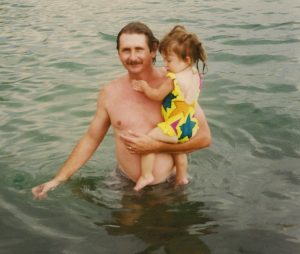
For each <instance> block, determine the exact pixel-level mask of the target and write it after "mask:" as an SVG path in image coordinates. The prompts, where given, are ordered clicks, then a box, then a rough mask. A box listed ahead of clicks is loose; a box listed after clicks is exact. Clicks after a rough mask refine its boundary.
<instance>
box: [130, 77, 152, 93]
mask: <svg viewBox="0 0 300 254" xmlns="http://www.w3.org/2000/svg"><path fill="white" fill-rule="evenodd" d="M147 86H148V84H147V82H146V81H144V80H135V79H134V80H132V87H133V89H134V90H135V91H138V92H144V91H145V89H146V87H147Z"/></svg>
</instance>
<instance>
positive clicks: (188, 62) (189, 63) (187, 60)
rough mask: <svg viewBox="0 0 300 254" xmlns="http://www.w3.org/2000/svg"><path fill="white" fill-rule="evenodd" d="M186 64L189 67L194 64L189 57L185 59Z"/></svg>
mask: <svg viewBox="0 0 300 254" xmlns="http://www.w3.org/2000/svg"><path fill="white" fill-rule="evenodd" d="M185 62H186V63H187V64H188V65H191V64H192V59H191V58H190V57H189V56H187V57H186V58H185Z"/></svg>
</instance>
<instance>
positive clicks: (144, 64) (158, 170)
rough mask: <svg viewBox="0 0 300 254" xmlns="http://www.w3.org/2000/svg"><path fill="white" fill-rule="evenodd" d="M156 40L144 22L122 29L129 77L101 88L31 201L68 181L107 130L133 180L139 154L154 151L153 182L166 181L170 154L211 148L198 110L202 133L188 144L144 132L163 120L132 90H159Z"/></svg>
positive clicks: (120, 44) (120, 45) (161, 74)
mask: <svg viewBox="0 0 300 254" xmlns="http://www.w3.org/2000/svg"><path fill="white" fill-rule="evenodd" d="M157 46H158V40H157V39H156V38H155V37H154V36H153V33H152V31H151V30H150V29H149V28H148V27H147V26H145V25H144V24H142V23H139V22H133V23H129V24H128V25H126V26H125V27H124V28H123V29H122V30H121V31H120V32H119V34H118V37H117V50H118V54H119V58H120V61H121V62H122V64H123V66H124V67H125V68H126V70H127V73H126V74H125V75H123V76H121V77H119V78H117V79H115V80H113V81H111V82H110V83H109V84H108V85H107V86H105V87H104V88H103V89H102V90H101V91H100V93H99V97H98V101H97V109H96V113H95V115H94V117H93V119H92V121H91V123H90V126H89V128H88V130H87V132H86V133H85V134H84V136H83V137H82V138H81V139H80V141H79V142H78V144H77V145H76V146H75V148H74V149H73V151H72V153H71V154H70V156H69V158H68V159H67V160H66V162H65V163H64V165H63V166H62V167H61V168H60V169H59V171H58V172H57V174H56V175H55V177H54V178H53V179H52V180H50V181H48V182H46V183H43V184H41V185H38V186H36V187H34V188H32V193H33V196H34V198H36V199H43V198H45V197H47V192H48V191H49V190H52V189H54V188H55V187H57V186H58V185H59V184H60V183H62V182H65V181H66V180H68V179H69V178H70V177H71V176H72V175H73V174H74V173H75V172H76V171H77V170H79V168H80V167H81V166H82V165H84V163H85V162H87V161H88V159H89V158H90V157H91V156H92V155H93V153H94V152H95V151H96V149H97V148H98V146H99V145H100V143H101V141H102V140H103V138H104V136H105V135H106V133H107V131H108V129H109V127H110V126H112V128H113V130H114V138H115V144H116V157H117V161H118V168H119V169H120V170H121V171H122V172H123V173H124V174H125V175H126V176H128V178H130V179H131V180H132V181H134V182H136V181H137V179H138V178H139V176H140V174H141V161H140V159H141V156H140V155H139V154H140V153H148V152H154V153H157V156H156V160H155V164H154V169H153V176H154V179H155V180H154V182H153V184H158V183H162V182H165V181H166V179H168V177H169V176H170V175H171V174H172V173H173V170H174V169H173V160H172V156H171V155H170V153H173V152H190V151H194V150H196V149H200V148H204V147H207V146H209V144H210V142H211V135H210V130H209V127H208V124H207V122H206V119H205V116H204V113H203V111H202V110H201V109H200V107H199V106H198V108H197V112H196V117H197V119H198V121H199V126H200V129H199V131H198V134H197V135H196V136H195V137H194V138H192V139H191V140H190V141H189V142H186V143H182V144H167V143H162V142H159V141H155V140H153V139H151V138H149V137H148V136H147V135H146V133H148V132H149V131H150V130H151V129H153V128H154V127H155V126H156V124H157V123H158V122H160V121H162V117H161V113H160V106H161V103H160V102H157V101H152V100H150V99H148V98H147V97H146V96H144V95H143V94H142V93H139V92H137V91H135V90H134V89H133V88H132V84H131V81H132V80H133V79H136V80H139V79H142V80H145V81H147V82H148V83H149V84H150V85H151V86H152V87H154V88H155V87H158V86H159V85H160V84H162V83H163V82H164V80H165V78H166V77H165V71H164V70H162V69H158V68H156V67H155V66H154V65H153V61H154V60H155V57H156V51H157Z"/></svg>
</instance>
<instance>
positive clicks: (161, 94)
mask: <svg viewBox="0 0 300 254" xmlns="http://www.w3.org/2000/svg"><path fill="white" fill-rule="evenodd" d="M132 85H133V89H134V90H136V91H139V92H142V93H144V94H145V95H146V96H147V97H148V98H150V99H151V100H155V101H162V100H163V99H164V98H165V97H166V96H167V95H168V94H169V93H170V92H171V91H172V90H173V82H172V80H171V79H167V81H166V82H165V83H163V84H161V85H160V86H159V87H158V88H152V87H151V86H149V84H148V83H147V82H146V81H144V80H133V81H132Z"/></svg>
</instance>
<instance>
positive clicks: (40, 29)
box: [0, 0, 300, 254]
mask: <svg viewBox="0 0 300 254" xmlns="http://www.w3.org/2000/svg"><path fill="white" fill-rule="evenodd" d="M135 20H140V21H143V22H145V23H146V24H148V25H149V26H150V28H152V29H153V31H154V32H155V34H156V35H157V36H158V37H161V36H162V35H163V34H164V33H165V32H167V31H168V30H169V29H170V28H171V27H172V26H174V25H175V24H182V25H185V26H186V27H187V28H188V29H189V30H192V31H194V32H195V33H197V34H198V35H199V36H200V37H201V38H202V40H203V42H204V44H205V45H206V49H207V52H208V56H209V69H208V73H207V75H206V76H205V83H204V88H203V91H202V94H201V97H200V104H201V106H202V108H203V110H204V111H205V113H206V116H207V119H208V121H209V125H210V127H211V130H212V134H213V144H212V146H211V147H209V148H208V149H204V150H200V151H197V152H194V153H193V154H191V155H190V157H189V159H190V168H189V173H190V176H191V177H192V181H191V183H190V184H189V185H188V186H187V187H186V188H184V189H180V190H173V189H172V188H170V186H165V185H160V186H157V187H155V188H149V189H148V190H146V191H144V192H142V193H141V194H136V193H134V192H133V191H132V185H130V184H129V185H126V184H124V183H123V182H120V181H119V180H118V178H115V177H112V176H110V174H111V172H113V169H114V168H115V164H116V161H115V158H114V144H113V136H112V132H111V131H110V132H109V134H108V135H107V137H106V138H105V140H104V142H103V144H102V146H101V148H100V149H98V151H97V152H96V154H95V155H94V156H93V158H92V159H91V160H90V161H89V162H88V163H87V164H86V165H85V166H84V167H83V168H82V169H81V170H80V171H79V172H78V173H77V174H76V175H75V176H74V177H73V178H72V180H71V181H69V182H68V183H66V184H65V185H63V186H61V187H59V188H58V189H57V190H56V191H54V192H52V193H51V194H50V195H49V198H48V199H47V200H43V201H35V200H33V199H32V196H31V187H32V186H34V185H36V184H38V183H41V182H43V181H46V180H48V179H50V178H51V177H52V176H53V175H54V174H55V172H56V171H57V169H58V168H59V167H60V165H61V164H62V163H63V162H64V160H65V159H66V158H67V156H68V154H69V152H70V151H71V149H72V148H73V146H74V145H75V144H76V142H77V141H78V139H79V138H80V136H81V135H82V134H83V133H84V132H85V130H86V128H87V125H88V123H89V121H90V120H91V117H92V115H93V113H94V110H95V106H96V98H97V93H98V90H99V88H101V87H102V86H104V85H105V84H106V83H107V81H109V80H110V79H112V78H113V77H115V76H116V75H119V74H120V73H122V72H124V69H123V67H122V66H121V64H120V63H119V60H118V58H117V52H116V50H115V36H116V34H117V33H118V31H119V30H120V29H121V27H123V26H124V25H125V24H126V23H128V22H130V21H135ZM157 65H158V66H160V65H162V61H161V58H159V59H158V62H157ZM299 66H300V2H299V1H296V0H290V1H283V0H260V1H259V0H253V1H246V0H240V1H233V0H225V1H221V0H215V1H209V0H207V1H191V0H182V1H175V0H172V1H171V0H166V1H156V0H152V1H133V0H128V1H126V0H123V1H122V0H115V1H110V2H107V1H103V0H69V1H65V0H60V1H57V0H52V1H45V0H39V1H37V0H27V1H24V0H23V1H22V0H19V1H18V0H1V2H0V120H1V124H0V253H1V254H7V253H13V254H19V253H30V254H32V253H55V254H57V253H63V254H69V253H72V254H73V253H75V254H77V253H78V254H79V253H89V254H91V253H101V254H102V253H103V254H106V253H122V254H123V253H129V254H132V253H153V254H157V253H168V254H169V253H172V254H173V253H175V254H177V253H178V254H179V253H180V254H182V253H189V254H192V253H200V254H206V253H216V254H225V253H226V254H235V253H247V254H250V253H251V254H254V253H255V254H256V253H257V254H261V253H263V254H270V253H272V254H274V253H276V254H277V253H278V254H285V253H286V254H297V253H300V227H299V224H300V215H299V214H300V188H299V187H300V169H299V168H300V167H299V165H300V92H299V90H300V82H299V80H300V74H299V73H300V68H299Z"/></svg>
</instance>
